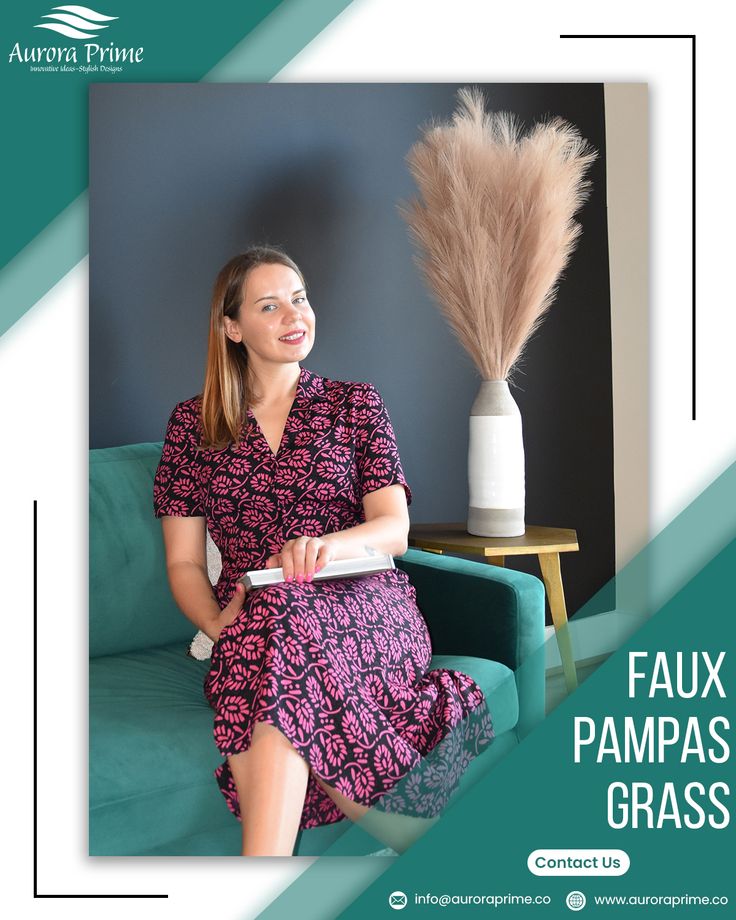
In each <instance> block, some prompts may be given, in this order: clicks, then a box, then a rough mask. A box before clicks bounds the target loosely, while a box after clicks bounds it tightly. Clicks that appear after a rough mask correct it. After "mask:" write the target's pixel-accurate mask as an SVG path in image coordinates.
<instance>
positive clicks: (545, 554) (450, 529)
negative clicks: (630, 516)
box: [409, 521, 579, 691]
mask: <svg viewBox="0 0 736 920" xmlns="http://www.w3.org/2000/svg"><path fill="white" fill-rule="evenodd" d="M409 546H413V547H416V548H417V549H423V550H427V551H428V552H432V553H443V552H446V551H447V552H453V553H466V554H470V555H477V556H483V558H484V559H485V560H486V561H487V562H489V563H491V564H492V565H504V564H505V561H506V556H529V555H536V556H537V557H538V558H539V568H540V569H541V572H542V580H543V581H544V587H545V590H546V592H547V600H548V602H549V609H550V613H551V614H552V622H553V623H554V627H555V635H556V637H557V647H558V648H559V650H560V658H561V660H562V670H563V671H564V674H565V684H566V685H567V689H568V691H570V690H574V689H575V687H577V685H578V676H577V671H576V670H575V658H574V656H573V653H572V643H571V641H570V632H569V630H567V629H566V630H563V631H562V632H560V631H559V630H560V629H561V628H562V627H563V626H565V625H566V624H567V607H566V606H565V592H564V591H563V589H562V572H561V570H560V553H573V552H577V551H578V549H579V547H578V537H577V534H576V533H575V531H574V530H563V529H562V528H560V527H535V526H533V525H531V524H529V525H527V528H526V532H525V533H524V536H523V537H476V536H473V534H469V533H468V532H467V530H466V522H465V521H463V522H462V523H459V524H415V525H413V526H412V527H411V528H410V530H409Z"/></svg>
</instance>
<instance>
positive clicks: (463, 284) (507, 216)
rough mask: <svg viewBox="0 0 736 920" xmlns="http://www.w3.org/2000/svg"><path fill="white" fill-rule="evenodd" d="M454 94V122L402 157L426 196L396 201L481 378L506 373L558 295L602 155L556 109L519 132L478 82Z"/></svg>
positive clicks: (428, 132) (435, 128) (434, 129)
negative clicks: (578, 216) (588, 175)
mask: <svg viewBox="0 0 736 920" xmlns="http://www.w3.org/2000/svg"><path fill="white" fill-rule="evenodd" d="M458 97H459V99H460V105H459V108H458V110H457V111H456V112H455V113H454V115H453V117H452V123H451V124H431V125H430V127H428V128H426V129H425V130H424V138H423V139H422V140H420V141H417V143H416V144H414V145H413V147H412V148H411V150H410V151H409V153H408V154H407V157H406V160H407V163H408V164H409V168H410V169H411V172H412V174H413V176H414V178H415V180H416V183H417V186H418V188H419V191H420V192H421V195H422V198H423V199H424V200H423V203H421V202H419V201H417V200H416V199H414V200H412V201H411V202H409V203H408V205H407V206H406V207H405V206H403V205H401V204H400V205H399V206H398V207H399V212H400V214H401V216H402V217H403V218H404V220H405V221H406V223H407V224H408V227H409V231H410V234H411V236H412V238H413V240H414V242H415V243H418V244H419V249H420V250H421V254H420V255H419V256H415V257H414V261H415V262H416V264H417V265H418V267H419V269H420V271H421V273H422V275H423V276H424V278H425V280H426V282H427V283H428V285H429V287H430V289H431V290H432V292H433V293H434V295H435V297H436V299H437V301H438V302H439V306H440V308H441V310H442V313H443V314H444V315H445V317H446V318H447V320H448V322H449V323H450V326H451V327H452V330H453V331H454V333H455V335H456V336H457V337H458V339H459V340H460V342H461V344H462V345H463V347H464V348H465V349H466V351H467V352H468V354H469V355H470V357H471V358H472V360H473V362H474V363H475V365H476V367H477V368H478V371H479V372H480V374H481V377H482V378H483V379H484V380H504V379H506V378H507V377H508V376H509V374H510V373H511V371H512V368H513V367H514V365H515V364H516V362H517V361H518V359H519V357H520V356H521V353H522V350H523V348H524V345H525V343H526V342H527V341H528V339H529V337H530V336H531V335H532V333H533V332H534V331H535V330H536V329H537V327H538V326H539V324H540V322H541V320H542V318H543V315H544V314H545V312H546V311H547V310H548V309H549V306H550V304H551V303H552V301H553V300H554V297H555V294H556V284H557V281H558V279H559V276H560V273H561V272H562V270H563V268H564V267H565V265H566V264H567V261H568V259H569V257H570V254H571V253H572V251H573V249H574V247H575V241H576V240H577V238H578V236H579V235H580V232H581V227H580V224H578V223H576V222H575V221H574V220H573V214H574V213H575V212H576V211H577V210H578V208H579V207H580V206H581V205H582V204H583V202H584V201H585V200H586V199H587V197H588V195H589V190H590V186H591V183H590V182H589V181H585V180H584V179H583V174H584V173H585V171H586V169H587V168H588V167H589V166H590V164H591V163H592V162H593V160H595V158H596V157H597V155H598V154H597V152H596V151H595V150H594V149H593V148H592V147H591V146H590V145H589V144H588V142H587V141H585V140H584V139H583V138H582V137H581V136H580V133H579V131H578V130H577V128H575V127H574V126H573V125H571V124H569V123H568V122H565V121H563V119H561V118H553V119H551V120H549V121H547V122H545V123H541V124H537V125H535V126H534V128H533V129H532V130H531V131H530V132H529V133H528V134H527V135H526V136H522V134H521V128H520V126H519V124H518V122H517V120H516V118H515V117H514V115H512V114H510V113H506V112H500V113H486V112H485V111H484V99H483V94H482V92H481V91H480V90H479V89H477V88H463V89H460V90H459V91H458Z"/></svg>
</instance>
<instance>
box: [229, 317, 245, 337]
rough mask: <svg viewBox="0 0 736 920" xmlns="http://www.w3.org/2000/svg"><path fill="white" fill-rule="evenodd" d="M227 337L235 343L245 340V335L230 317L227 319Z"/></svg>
mask: <svg viewBox="0 0 736 920" xmlns="http://www.w3.org/2000/svg"><path fill="white" fill-rule="evenodd" d="M225 335H226V336H227V337H228V338H229V339H231V340H232V341H233V342H241V341H242V340H243V333H242V332H241V331H240V329H238V326H237V323H234V322H233V321H232V320H231V319H230V317H229V316H226V317H225Z"/></svg>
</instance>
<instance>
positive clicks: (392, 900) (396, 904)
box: [388, 891, 407, 910]
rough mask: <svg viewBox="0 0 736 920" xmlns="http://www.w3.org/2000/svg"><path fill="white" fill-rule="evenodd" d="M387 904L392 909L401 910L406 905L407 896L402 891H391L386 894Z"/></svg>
mask: <svg viewBox="0 0 736 920" xmlns="http://www.w3.org/2000/svg"><path fill="white" fill-rule="evenodd" d="M388 905H389V907H392V908H393V909H394V910H402V909H403V908H404V907H406V905H407V897H406V895H405V894H404V892H403V891H392V892H391V894H390V895H389V896H388Z"/></svg>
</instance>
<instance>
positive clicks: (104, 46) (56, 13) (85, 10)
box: [8, 6, 143, 74]
mask: <svg viewBox="0 0 736 920" xmlns="http://www.w3.org/2000/svg"><path fill="white" fill-rule="evenodd" d="M41 19H49V20H51V22H37V23H36V24H35V25H34V26H33V28H34V29H41V30H43V31H41V32H36V33H35V38H37V39H40V38H41V36H42V35H44V34H45V35H46V36H47V37H48V40H50V41H52V42H53V43H54V44H46V45H42V44H41V43H40V42H39V43H38V44H36V45H34V46H33V47H29V46H27V45H26V46H24V45H21V43H20V42H16V43H15V44H14V45H13V47H12V49H11V51H10V53H9V54H8V63H9V64H26V65H27V66H28V69H29V70H33V71H46V72H48V73H85V74H89V73H98V72H104V73H122V71H123V67H124V65H126V64H141V63H142V62H143V48H142V47H141V48H132V47H122V46H121V45H118V44H116V42H115V41H108V40H107V39H108V35H109V33H108V31H107V30H108V29H109V28H110V26H111V25H113V24H115V23H116V22H117V21H118V19H119V17H118V16H108V14H107V13H100V12H98V11H97V10H93V9H90V8H89V7H88V6H54V7H52V8H51V12H50V13H46V14H45V15H43V16H41ZM49 33H51V34H49ZM57 36H62V38H63V39H71V44H62V42H60V41H59V38H58V37H57ZM89 39H92V41H89ZM103 42H104V43H103Z"/></svg>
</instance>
